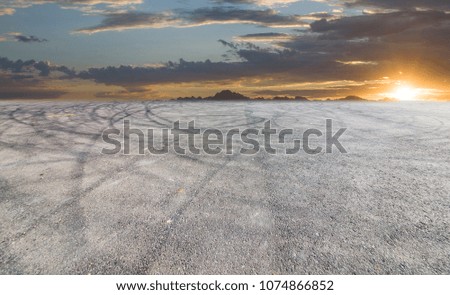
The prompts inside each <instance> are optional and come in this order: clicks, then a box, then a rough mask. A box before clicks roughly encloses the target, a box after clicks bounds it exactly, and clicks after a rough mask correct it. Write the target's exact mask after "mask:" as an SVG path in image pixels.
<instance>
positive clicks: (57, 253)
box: [0, 102, 450, 274]
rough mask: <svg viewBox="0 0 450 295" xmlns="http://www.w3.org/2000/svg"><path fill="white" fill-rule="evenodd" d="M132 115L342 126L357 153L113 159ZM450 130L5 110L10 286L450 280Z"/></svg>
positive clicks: (231, 121)
mask: <svg viewBox="0 0 450 295" xmlns="http://www.w3.org/2000/svg"><path fill="white" fill-rule="evenodd" d="M124 118H126V119H130V120H131V121H132V124H133V126H134V127H136V126H139V127H142V128H151V127H152V128H162V127H164V126H169V125H170V124H171V122H174V121H176V120H181V121H182V122H187V121H190V120H196V124H197V126H198V127H201V128H210V127H214V128H219V129H223V130H228V129H231V128H234V127H238V128H241V129H245V128H248V127H254V128H261V127H262V126H263V122H264V121H265V120H268V119H270V120H272V122H273V124H275V126H276V127H278V128H293V129H295V130H296V132H301V131H302V130H305V129H308V128H311V127H315V128H321V129H324V125H325V119H327V118H330V119H333V122H334V125H335V127H336V128H340V127H346V128H348V130H347V131H346V133H345V134H344V135H343V136H342V137H341V142H342V143H343V145H344V146H345V147H346V149H347V150H348V153H347V154H341V153H338V152H336V151H335V152H334V153H332V154H325V153H320V154H318V155H308V154H306V153H304V152H301V153H298V154H296V155H289V156H287V155H269V154H267V153H265V152H261V153H258V154H256V155H253V156H248V155H239V154H235V155H231V156H229V155H224V154H221V155H215V156H210V155H204V154H202V155H198V156H197V155H192V154H188V155H185V156H183V155H177V154H175V153H174V152H171V153H169V154H167V155H162V156H152V155H146V156H139V155H134V156H126V155H122V154H118V155H103V154H101V149H102V147H105V144H104V143H102V140H101V132H102V130H104V129H105V128H108V127H110V126H117V127H120V126H121V124H122V121H123V119H124ZM449 131H450V104H448V103H418V102H415V103H348V102H339V103H325V102H323V103H320V102H314V103H298V102H297V103H296V102H228V103H226V102H133V103H70V102H36V103H30V102H0V274H88V273H91V274H450V233H449V232H450V231H449V212H450V132H449ZM317 143H318V144H320V141H319V142H317Z"/></svg>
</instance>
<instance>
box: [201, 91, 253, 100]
mask: <svg viewBox="0 0 450 295" xmlns="http://www.w3.org/2000/svg"><path fill="white" fill-rule="evenodd" d="M205 99H208V100H250V99H251V98H250V97H248V96H245V95H242V94H240V93H237V92H232V91H230V90H223V91H221V92H218V93H216V94H215V95H214V96H210V97H207V98H205Z"/></svg>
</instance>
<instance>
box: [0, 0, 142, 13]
mask: <svg viewBox="0 0 450 295" xmlns="http://www.w3.org/2000/svg"><path fill="white" fill-rule="evenodd" d="M142 3H143V0H2V1H0V15H2V11H6V12H7V13H5V14H12V13H14V12H15V8H26V7H30V6H33V5H41V4H56V5H59V6H61V7H63V8H71V9H78V10H82V11H84V12H86V13H89V12H95V13H99V12H106V11H111V10H120V9H123V8H125V7H129V8H133V7H134V5H138V4H142ZM100 7H101V8H100Z"/></svg>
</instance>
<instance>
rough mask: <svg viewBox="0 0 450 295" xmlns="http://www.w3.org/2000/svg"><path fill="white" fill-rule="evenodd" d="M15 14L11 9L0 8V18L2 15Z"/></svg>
mask: <svg viewBox="0 0 450 295" xmlns="http://www.w3.org/2000/svg"><path fill="white" fill-rule="evenodd" d="M15 12H16V10H15V9H13V8H1V7H0V16H2V15H13V14H14V13H15Z"/></svg>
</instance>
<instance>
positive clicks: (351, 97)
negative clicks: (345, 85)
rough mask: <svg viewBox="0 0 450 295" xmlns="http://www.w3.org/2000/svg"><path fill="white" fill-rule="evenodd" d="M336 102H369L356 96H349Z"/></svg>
mask: <svg viewBox="0 0 450 295" xmlns="http://www.w3.org/2000/svg"><path fill="white" fill-rule="evenodd" d="M336 100H339V101H367V99H364V98H362V97H359V96H356V95H349V96H347V97H344V98H339V99H336Z"/></svg>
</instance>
